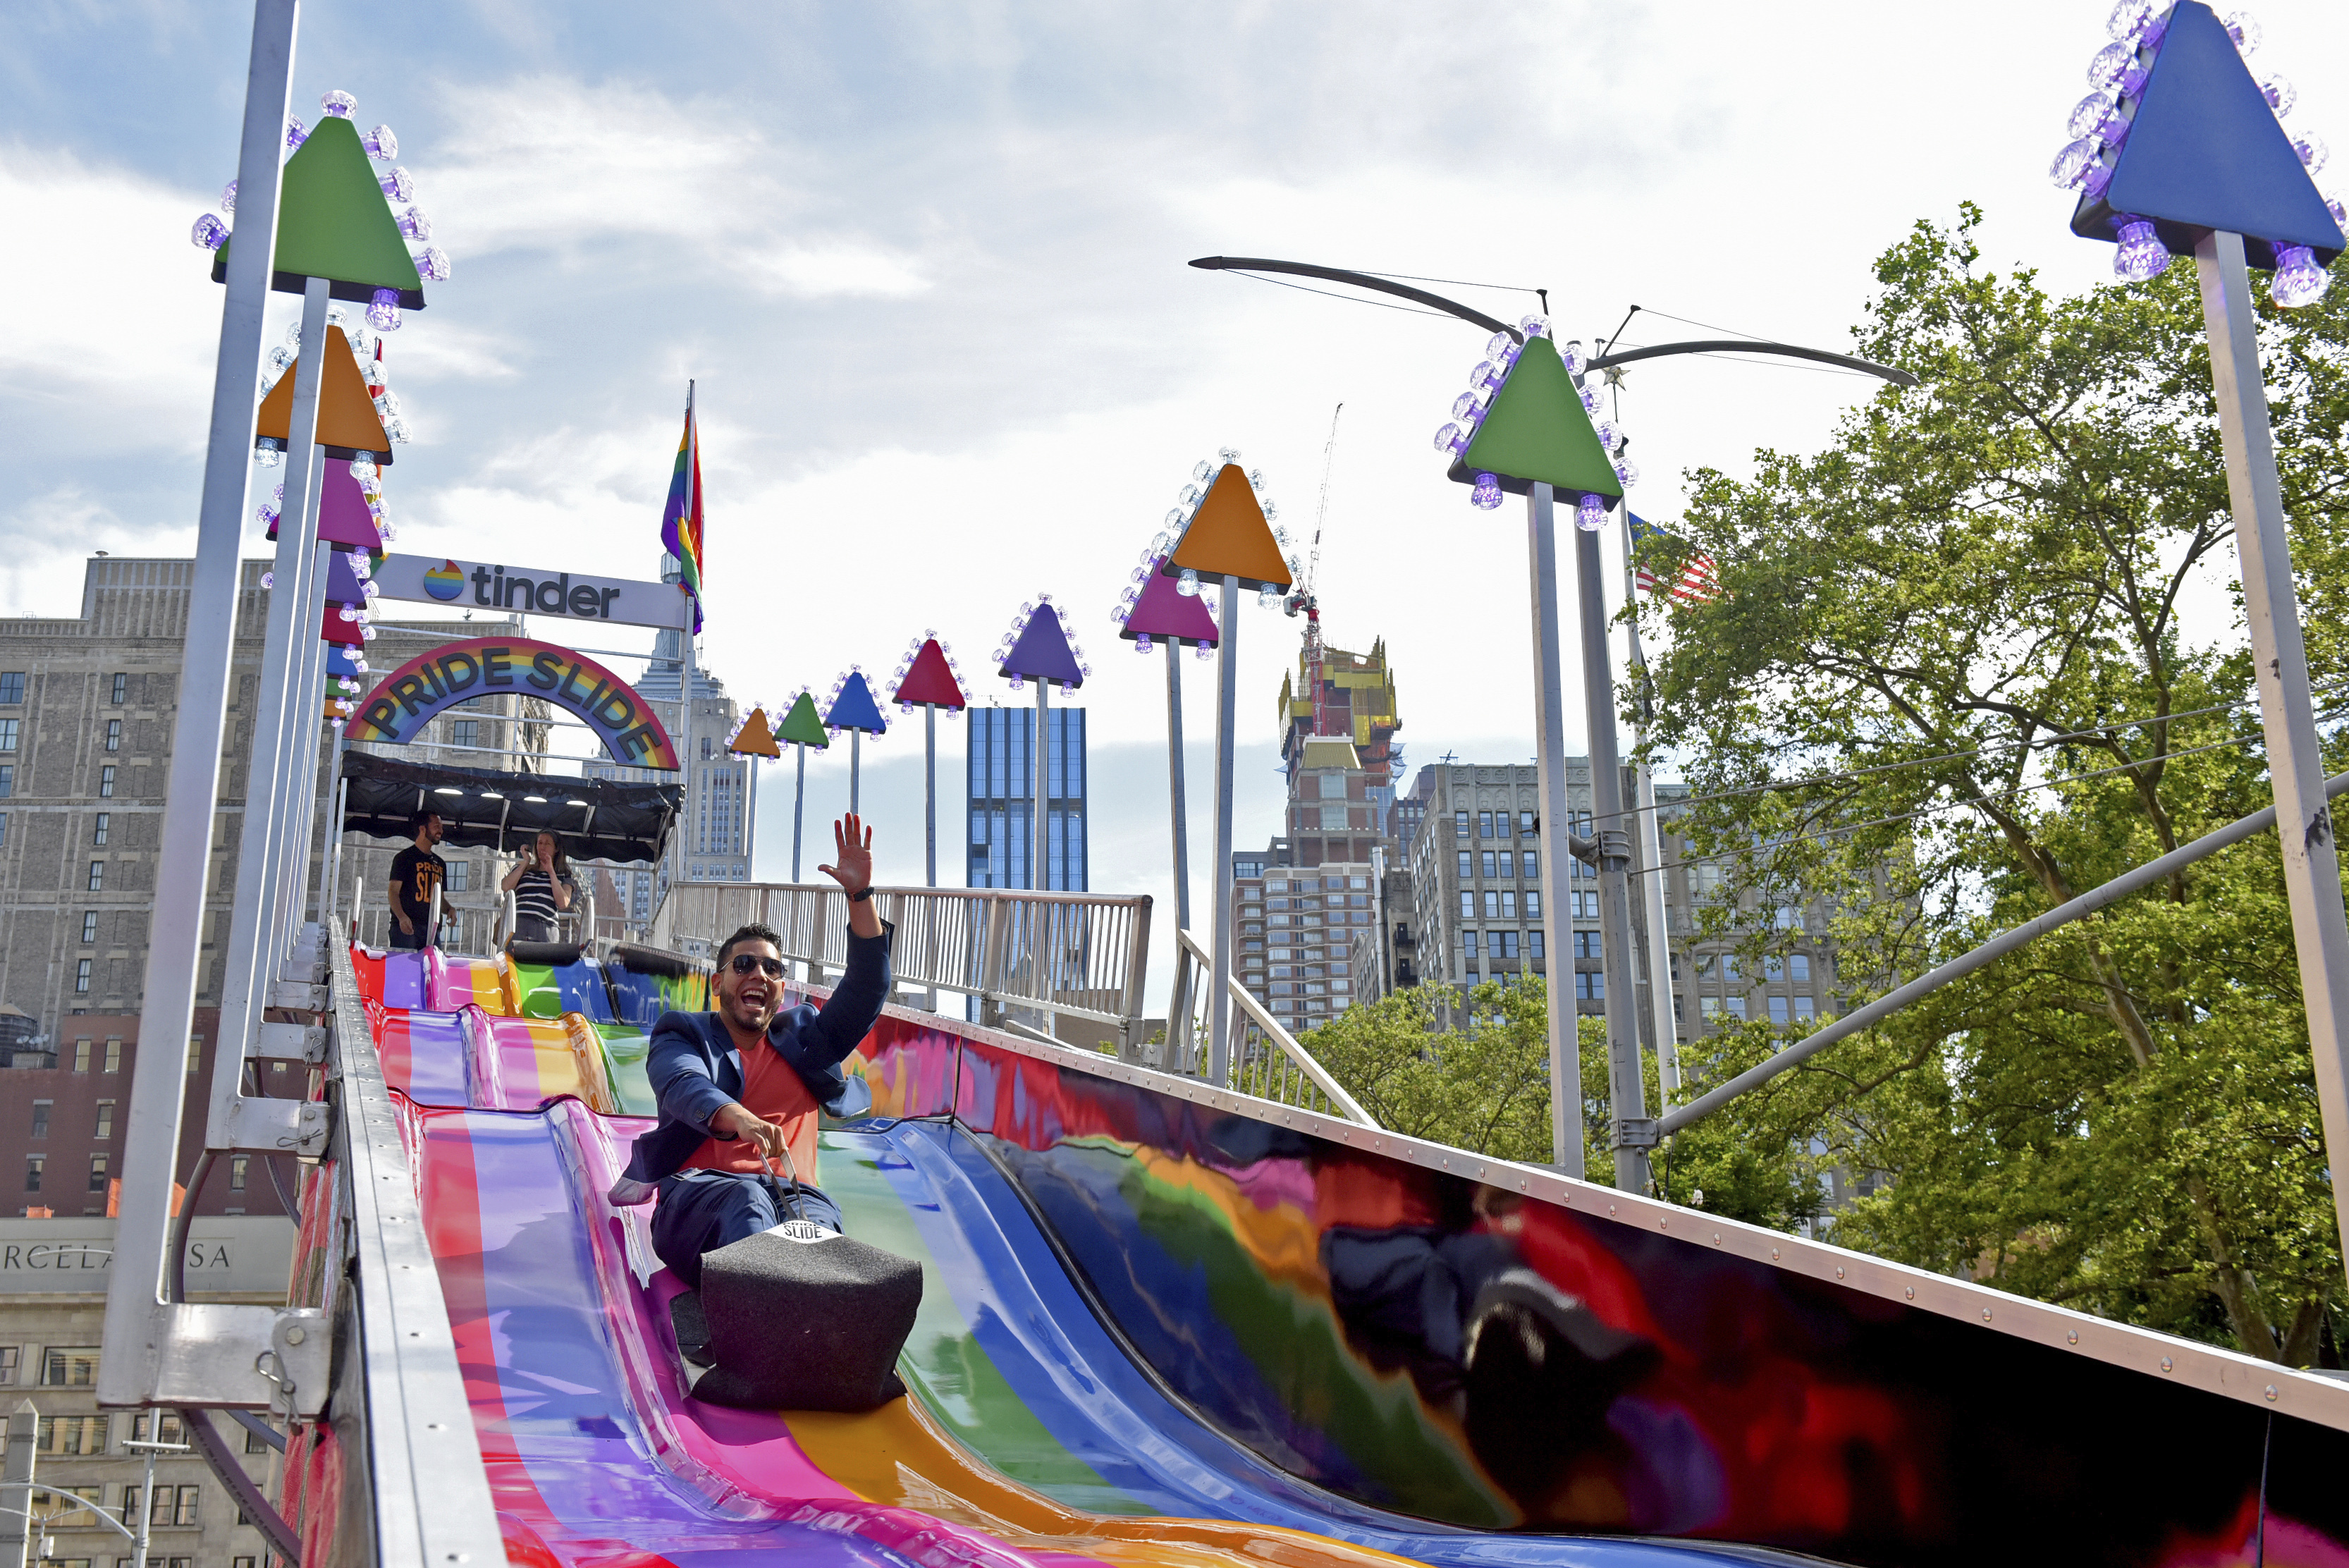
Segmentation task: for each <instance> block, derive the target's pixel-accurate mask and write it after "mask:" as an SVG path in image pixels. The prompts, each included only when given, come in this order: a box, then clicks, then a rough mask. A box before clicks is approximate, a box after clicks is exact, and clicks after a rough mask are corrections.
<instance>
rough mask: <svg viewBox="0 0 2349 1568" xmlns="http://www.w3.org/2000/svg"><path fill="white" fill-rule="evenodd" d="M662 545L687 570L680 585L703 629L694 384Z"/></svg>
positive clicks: (688, 397) (670, 488)
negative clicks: (690, 597) (689, 595)
mask: <svg viewBox="0 0 2349 1568" xmlns="http://www.w3.org/2000/svg"><path fill="white" fill-rule="evenodd" d="M661 547H662V548H663V549H665V550H667V552H668V553H669V554H670V555H672V556H676V557H677V558H678V565H679V566H681V567H682V568H683V569H684V576H685V581H684V582H683V584H682V585H680V586H681V587H683V588H684V590H685V591H686V592H687V593H688V594H691V595H692V596H693V629H694V630H696V631H699V630H700V629H701V566H702V560H701V432H700V431H698V429H697V428H696V427H695V425H694V422H693V383H692V382H690V381H688V382H687V383H686V387H685V434H684V435H683V436H682V437H681V438H680V439H679V440H678V443H677V472H674V473H672V474H671V475H670V476H669V481H668V500H667V503H665V504H663V505H662V507H661Z"/></svg>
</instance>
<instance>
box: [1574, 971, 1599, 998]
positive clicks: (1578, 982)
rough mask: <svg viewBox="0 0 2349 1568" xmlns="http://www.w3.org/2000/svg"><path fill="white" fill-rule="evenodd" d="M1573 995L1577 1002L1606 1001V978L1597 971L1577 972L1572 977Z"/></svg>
mask: <svg viewBox="0 0 2349 1568" xmlns="http://www.w3.org/2000/svg"><path fill="white" fill-rule="evenodd" d="M1574 995H1575V1000H1577V1001H1578V1002H1604V1001H1606V1000H1607V977H1606V976H1605V975H1603V974H1601V973H1599V971H1597V970H1595V969H1594V970H1577V971H1575V975H1574Z"/></svg>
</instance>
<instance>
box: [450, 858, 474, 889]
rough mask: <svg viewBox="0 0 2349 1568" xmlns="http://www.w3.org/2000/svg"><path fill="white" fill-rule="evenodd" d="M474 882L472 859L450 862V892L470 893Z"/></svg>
mask: <svg viewBox="0 0 2349 1568" xmlns="http://www.w3.org/2000/svg"><path fill="white" fill-rule="evenodd" d="M472 883H473V863H472V862H471V861H470V860H451V861H450V862H449V881H448V884H447V886H448V890H449V891H450V892H451V893H470V892H471V891H472Z"/></svg>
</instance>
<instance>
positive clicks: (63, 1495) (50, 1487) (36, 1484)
mask: <svg viewBox="0 0 2349 1568" xmlns="http://www.w3.org/2000/svg"><path fill="white" fill-rule="evenodd" d="M0 1487H5V1490H9V1491H18V1490H22V1491H23V1492H25V1494H26V1498H25V1504H26V1506H25V1507H23V1508H0V1513H13V1514H15V1515H16V1516H17V1517H18V1518H19V1519H22V1520H24V1521H26V1523H27V1524H34V1523H39V1524H47V1522H48V1520H47V1517H46V1516H45V1517H43V1518H41V1519H38V1520H36V1519H35V1518H34V1516H33V1512H32V1493H34V1492H36V1491H38V1490H43V1489H44V1488H46V1489H47V1491H48V1494H49V1497H50V1499H51V1500H52V1501H57V1502H70V1503H72V1504H73V1505H74V1506H75V1507H77V1508H84V1509H88V1511H90V1512H91V1513H92V1514H93V1515H95V1516H96V1517H97V1519H98V1522H99V1523H100V1524H102V1525H104V1526H106V1528H107V1529H109V1530H111V1531H112V1532H114V1533H115V1534H117V1535H119V1536H120V1537H122V1539H123V1540H125V1541H128V1542H132V1543H133V1544H136V1543H137V1542H138V1540H139V1537H138V1536H137V1535H136V1534H134V1533H133V1532H131V1531H130V1530H129V1529H128V1528H127V1527H125V1526H124V1524H123V1523H122V1521H120V1520H119V1519H117V1518H115V1517H114V1515H112V1514H110V1513H109V1512H107V1511H106V1510H104V1509H102V1508H100V1507H98V1504H96V1503H94V1502H92V1501H89V1499H88V1498H86V1497H77V1496H76V1495H75V1494H74V1493H72V1492H69V1491H66V1490H61V1489H60V1488H59V1487H58V1486H57V1483H55V1482H52V1481H43V1480H30V1481H7V1482H5V1483H0Z"/></svg>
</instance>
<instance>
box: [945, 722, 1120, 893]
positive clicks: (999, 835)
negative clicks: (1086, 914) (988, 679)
mask: <svg viewBox="0 0 2349 1568" xmlns="http://www.w3.org/2000/svg"><path fill="white" fill-rule="evenodd" d="M1047 718H1048V722H1047V723H1046V725H1045V732H1044V738H1045V747H1044V760H1045V769H1044V784H1045V801H1046V809H1047V811H1048V813H1049V815H1048V816H1047V818H1046V820H1047V822H1048V823H1049V825H1050V837H1048V838H1047V839H1046V840H1045V852H1046V855H1047V857H1048V858H1047V862H1046V866H1045V873H1044V875H1045V888H1046V889H1047V890H1048V891H1050V892H1055V893H1081V892H1083V891H1084V890H1085V889H1086V888H1088V887H1089V886H1090V885H1091V884H1090V881H1089V877H1088V867H1087V854H1086V831H1085V829H1086V823H1085V711H1084V710H1083V709H1082V708H1054V709H1051V710H1050V711H1048V715H1047ZM968 722H969V724H970V753H969V763H968V770H969V771H968V790H969V796H970V831H969V836H968V840H967V841H966V842H967V848H968V856H969V871H970V876H969V882H968V886H970V887H973V888H1028V887H1032V886H1034V879H1035V870H1034V867H1035V864H1036V862H1035V856H1034V854H1033V852H1032V850H1031V848H1030V846H1031V845H1032V844H1033V842H1034V838H1033V834H1034V827H1035V821H1036V786H1035V782H1034V764H1035V745H1036V711H1035V710H1034V709H1032V708H972V709H971V710H969V711H968Z"/></svg>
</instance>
